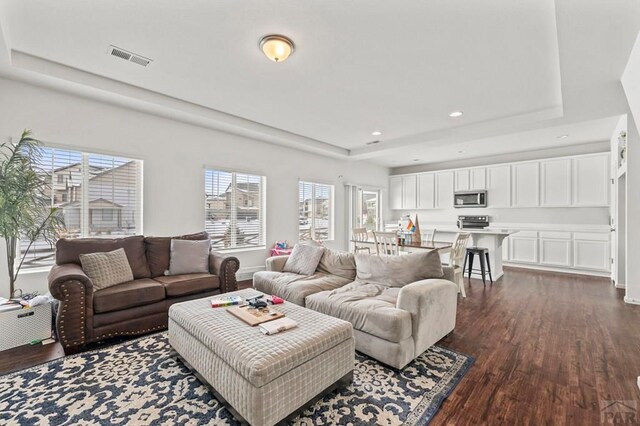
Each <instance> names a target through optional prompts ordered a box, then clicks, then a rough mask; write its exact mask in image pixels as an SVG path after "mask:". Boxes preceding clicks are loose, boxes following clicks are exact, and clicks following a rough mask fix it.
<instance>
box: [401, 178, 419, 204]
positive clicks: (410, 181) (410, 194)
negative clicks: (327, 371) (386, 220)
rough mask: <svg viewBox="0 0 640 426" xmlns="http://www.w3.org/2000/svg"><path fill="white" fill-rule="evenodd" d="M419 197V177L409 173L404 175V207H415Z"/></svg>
mask: <svg viewBox="0 0 640 426" xmlns="http://www.w3.org/2000/svg"><path fill="white" fill-rule="evenodd" d="M417 197H418V177H417V176H416V175H409V176H403V177H402V208H403V209H415V208H416V207H417Z"/></svg>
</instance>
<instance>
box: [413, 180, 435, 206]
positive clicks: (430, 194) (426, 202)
mask: <svg viewBox="0 0 640 426" xmlns="http://www.w3.org/2000/svg"><path fill="white" fill-rule="evenodd" d="M435 181H436V175H435V174H434V173H423V174H419V175H418V200H417V202H418V210H426V209H432V208H434V207H435V201H436V196H435V195H436V186H435Z"/></svg>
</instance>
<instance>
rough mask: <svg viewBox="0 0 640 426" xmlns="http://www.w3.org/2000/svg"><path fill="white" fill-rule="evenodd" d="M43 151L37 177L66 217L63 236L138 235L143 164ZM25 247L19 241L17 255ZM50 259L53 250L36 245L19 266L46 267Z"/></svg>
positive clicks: (60, 151) (46, 245)
mask: <svg viewBox="0 0 640 426" xmlns="http://www.w3.org/2000/svg"><path fill="white" fill-rule="evenodd" d="M41 153H42V156H41V159H40V161H39V162H38V164H37V166H38V168H39V173H41V174H42V175H43V177H44V179H45V180H46V181H47V183H48V185H47V188H46V192H47V195H48V196H50V197H51V206H52V207H57V208H59V209H60V211H61V212H62V216H63V218H64V229H63V230H62V232H61V233H60V237H61V238H79V237H98V238H99V237H115V236H126V235H135V234H140V233H142V197H141V195H142V194H141V188H142V161H140V160H132V159H128V158H123V157H115V156H109V155H98V154H90V153H85V152H80V151H72V150H65V149H58V148H49V147H44V148H42V149H41ZM28 244H29V241H27V240H24V239H23V240H22V241H21V244H20V248H21V252H23V250H25V249H26V248H27V247H28ZM54 259H55V250H54V248H53V247H52V246H51V245H50V244H49V243H47V242H46V241H36V242H35V243H34V244H33V245H32V247H31V249H30V250H29V253H28V254H27V257H26V260H25V262H24V264H23V268H35V267H41V266H50V265H52V264H53V262H54Z"/></svg>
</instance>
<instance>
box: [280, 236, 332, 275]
mask: <svg viewBox="0 0 640 426" xmlns="http://www.w3.org/2000/svg"><path fill="white" fill-rule="evenodd" d="M323 254H324V247H319V246H313V245H309V244H296V245H295V246H294V247H293V250H292V251H291V255H290V256H289V257H288V258H287V263H285V264H284V268H283V269H282V270H283V272H292V273H294V274H299V275H313V273H314V272H315V271H316V268H317V267H318V263H320V258H321V257H322V255H323Z"/></svg>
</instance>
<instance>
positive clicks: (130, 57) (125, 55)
mask: <svg viewBox="0 0 640 426" xmlns="http://www.w3.org/2000/svg"><path fill="white" fill-rule="evenodd" d="M109 54H110V55H111V56H115V57H117V58H120V59H124V60H125V61H129V62H133V63H134V64H138V65H142V66H143V67H146V66H147V65H149V64H150V63H151V62H152V61H151V59H149V58H145V57H144V56H140V55H136V54H135V53H133V52H129V51H127V50H124V49H121V48H119V47H116V46H109Z"/></svg>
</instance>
